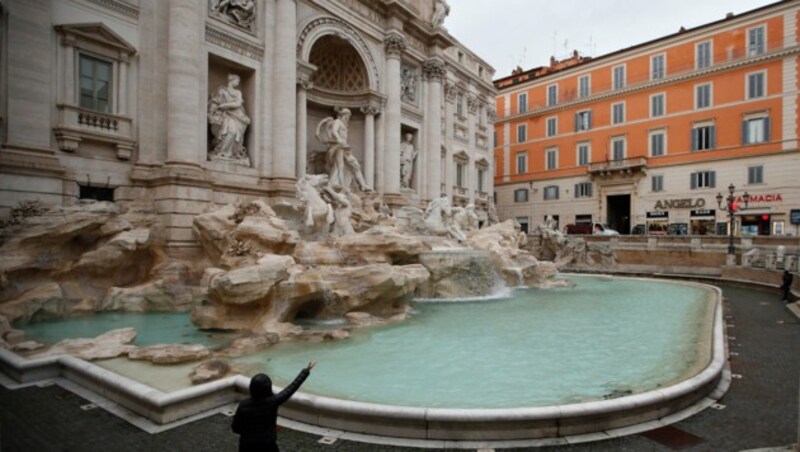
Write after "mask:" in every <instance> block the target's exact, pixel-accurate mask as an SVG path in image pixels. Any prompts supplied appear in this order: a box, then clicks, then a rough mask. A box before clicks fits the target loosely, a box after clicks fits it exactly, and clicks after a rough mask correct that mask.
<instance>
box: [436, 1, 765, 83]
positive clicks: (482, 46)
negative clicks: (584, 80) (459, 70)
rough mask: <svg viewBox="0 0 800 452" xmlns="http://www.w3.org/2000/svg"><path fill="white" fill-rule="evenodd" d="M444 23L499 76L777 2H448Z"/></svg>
mask: <svg viewBox="0 0 800 452" xmlns="http://www.w3.org/2000/svg"><path fill="white" fill-rule="evenodd" d="M448 3H449V4H450V7H451V10H450V15H449V16H448V17H447V20H446V21H445V23H444V25H445V27H446V28H447V30H448V31H449V32H450V34H452V35H453V36H454V37H455V38H456V39H458V40H459V41H461V42H462V43H463V44H464V45H466V46H467V47H468V48H469V49H470V50H472V51H473V52H475V53H476V54H478V55H479V56H480V57H481V58H483V59H484V60H485V61H487V62H488V63H489V64H490V65H492V66H493V67H494V69H495V71H496V72H495V78H500V77H504V76H507V75H510V74H511V70H512V69H513V68H514V67H516V66H517V65H520V66H522V67H523V68H525V69H530V68H533V67H537V66H545V65H547V64H549V61H550V56H551V55H555V57H556V58H559V59H562V58H565V57H567V56H569V54H570V53H571V52H572V50H573V49H577V50H578V51H579V52H580V53H581V55H588V56H593V57H597V56H600V55H605V54H607V53H610V52H613V51H615V50H619V49H622V48H625V47H630V46H633V45H636V44H640V43H642V42H646V41H649V40H651V39H656V38H659V37H662V36H665V35H668V34H671V33H675V32H677V31H678V29H679V28H680V27H681V26H683V27H686V28H693V27H696V26H698V25H703V24H706V23H709V22H713V21H715V20H719V19H722V18H724V17H725V14H726V13H729V12H732V13H734V14H739V13H742V12H745V11H750V10H752V9H755V8H758V7H760V6H764V5H768V4H770V3H775V0H766V1H765V0H667V1H652V0H449V2H448Z"/></svg>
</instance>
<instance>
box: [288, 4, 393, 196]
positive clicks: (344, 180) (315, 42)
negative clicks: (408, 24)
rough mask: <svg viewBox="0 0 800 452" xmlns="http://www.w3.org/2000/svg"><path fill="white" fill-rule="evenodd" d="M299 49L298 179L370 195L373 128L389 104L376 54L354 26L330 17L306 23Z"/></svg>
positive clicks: (373, 182)
mask: <svg viewBox="0 0 800 452" xmlns="http://www.w3.org/2000/svg"><path fill="white" fill-rule="evenodd" d="M297 48H298V116H297V117H298V122H299V123H298V146H297V148H298V156H297V162H298V171H297V173H298V174H297V177H298V178H299V177H302V176H303V175H304V174H306V173H312V174H329V176H330V183H331V184H332V185H336V186H343V187H342V188H344V189H350V188H351V183H352V184H354V185H355V186H356V187H357V188H359V189H362V190H372V189H373V187H375V182H376V181H375V166H376V155H375V154H376V148H378V145H377V139H376V133H375V130H376V127H375V126H376V122H377V121H379V120H381V119H382V118H381V117H380V113H381V108H382V106H383V105H384V104H385V96H384V95H382V94H381V93H380V92H379V90H380V78H379V74H378V67H377V65H376V63H375V58H374V57H373V55H372V51H371V50H370V48H369V47H368V46H367V44H366V43H365V42H364V40H363V39H362V38H361V37H360V36H359V35H358V33H357V32H356V31H355V30H353V29H352V27H350V26H349V25H348V24H347V23H345V22H343V21H341V20H339V19H336V18H330V17H322V18H317V19H315V20H312V21H311V22H310V23H308V24H307V25H306V27H305V28H304V29H303V32H302V33H301V34H300V40H299V41H298V46H297ZM334 123H335V124H334ZM331 127H338V128H339V130H340V131H341V132H342V133H339V132H334V131H332V130H331ZM331 134H333V135H336V136H331ZM342 135H343V136H342ZM337 139H338V140H339V141H342V143H337Z"/></svg>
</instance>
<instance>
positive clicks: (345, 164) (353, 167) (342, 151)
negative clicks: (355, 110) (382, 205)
mask: <svg viewBox="0 0 800 452" xmlns="http://www.w3.org/2000/svg"><path fill="white" fill-rule="evenodd" d="M350 116H351V113H350V110H348V109H347V108H342V109H340V110H338V111H337V115H336V117H335V118H334V117H332V116H329V117H327V118H325V119H323V120H322V121H320V122H319V124H318V125H317V133H316V135H317V139H318V140H319V141H321V142H322V143H323V144H325V146H326V147H327V150H326V157H327V158H326V163H327V166H328V177H329V181H328V183H329V184H330V185H331V186H332V187H333V188H341V189H343V190H346V191H349V190H350V186H351V185H352V183H353V179H355V181H356V182H357V183H358V187H359V188H360V189H361V190H362V191H372V188H371V187H370V186H368V185H367V182H366V181H365V180H364V175H363V174H362V173H361V165H360V164H359V163H358V159H356V158H355V156H353V154H352V152H350V145H349V144H347V134H348V127H349V123H350Z"/></svg>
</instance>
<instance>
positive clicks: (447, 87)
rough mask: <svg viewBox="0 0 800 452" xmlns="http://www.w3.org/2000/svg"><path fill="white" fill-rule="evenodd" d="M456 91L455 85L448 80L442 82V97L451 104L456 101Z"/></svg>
mask: <svg viewBox="0 0 800 452" xmlns="http://www.w3.org/2000/svg"><path fill="white" fill-rule="evenodd" d="M456 92H457V90H456V85H454V84H452V83H450V82H446V83H445V84H444V99H445V100H446V101H447V102H448V103H451V104H452V103H454V102H455V101H456Z"/></svg>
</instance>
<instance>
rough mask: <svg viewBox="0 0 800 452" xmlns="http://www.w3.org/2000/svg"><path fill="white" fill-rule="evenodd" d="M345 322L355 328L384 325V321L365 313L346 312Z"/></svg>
mask: <svg viewBox="0 0 800 452" xmlns="http://www.w3.org/2000/svg"><path fill="white" fill-rule="evenodd" d="M345 318H347V321H348V322H350V323H352V324H353V325H355V326H357V327H369V326H376V325H385V324H386V320H383V319H382V318H380V317H375V316H374V315H371V314H369V313H367V312H348V313H347V314H345Z"/></svg>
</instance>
